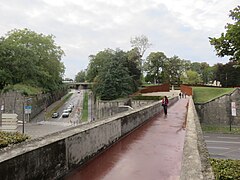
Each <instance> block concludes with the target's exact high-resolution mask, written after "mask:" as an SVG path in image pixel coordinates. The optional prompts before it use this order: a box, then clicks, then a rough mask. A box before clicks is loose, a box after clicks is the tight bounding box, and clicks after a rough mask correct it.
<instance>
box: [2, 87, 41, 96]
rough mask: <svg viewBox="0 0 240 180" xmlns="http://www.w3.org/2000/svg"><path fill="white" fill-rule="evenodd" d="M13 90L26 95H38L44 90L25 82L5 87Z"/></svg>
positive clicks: (6, 89)
mask: <svg viewBox="0 0 240 180" xmlns="http://www.w3.org/2000/svg"><path fill="white" fill-rule="evenodd" d="M11 90H12V91H18V92H21V93H22V94H24V95H25V96H29V95H36V94H39V93H41V92H42V89H41V88H37V87H32V86H29V85H25V84H15V85H9V86H6V87H5V88H4V91H11Z"/></svg>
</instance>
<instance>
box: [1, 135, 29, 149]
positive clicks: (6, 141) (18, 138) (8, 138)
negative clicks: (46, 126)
mask: <svg viewBox="0 0 240 180" xmlns="http://www.w3.org/2000/svg"><path fill="white" fill-rule="evenodd" d="M29 138H30V137H29V136H27V135H25V134H21V133H19V132H4V131H0V148H3V147H6V146H8V145H11V144H17V143H20V142H23V141H25V140H27V139H29Z"/></svg>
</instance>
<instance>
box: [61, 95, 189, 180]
mask: <svg viewBox="0 0 240 180" xmlns="http://www.w3.org/2000/svg"><path fill="white" fill-rule="evenodd" d="M187 102H188V99H180V100H179V101H177V102H176V103H175V104H174V105H173V106H171V107H169V108H168V115H167V117H164V115H163V113H160V114H158V115H157V116H156V117H154V118H152V119H151V120H149V121H148V122H147V123H145V124H144V125H143V126H141V127H139V128H138V129H137V130H135V131H134V132H132V133H130V134H129V135H127V136H126V137H124V138H123V139H122V140H120V141H119V142H118V143H116V144H115V145H113V146H112V147H110V148H109V149H107V150H106V151H105V152H103V153H102V154H100V155H99V156H97V157H96V158H94V159H93V160H91V161H90V162H89V163H87V164H85V165H84V166H82V167H80V168H79V169H75V170H74V171H73V172H71V173H70V174H69V175H67V176H66V177H65V178H64V179H66V180H176V179H179V177H180V171H181V162H182V155H183V145H184V137H185V130H184V129H183V128H182V127H183V124H184V121H185V116H186V112H187V108H186V106H187Z"/></svg>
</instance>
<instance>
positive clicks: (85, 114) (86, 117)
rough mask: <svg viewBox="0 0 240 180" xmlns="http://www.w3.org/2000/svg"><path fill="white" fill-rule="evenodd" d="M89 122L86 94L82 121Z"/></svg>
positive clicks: (85, 95) (86, 94) (86, 95)
mask: <svg viewBox="0 0 240 180" xmlns="http://www.w3.org/2000/svg"><path fill="white" fill-rule="evenodd" d="M87 120H88V93H87V92H85V93H84V96H83V110H82V121H87Z"/></svg>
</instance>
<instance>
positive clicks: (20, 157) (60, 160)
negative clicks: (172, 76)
mask: <svg viewBox="0 0 240 180" xmlns="http://www.w3.org/2000/svg"><path fill="white" fill-rule="evenodd" d="M176 101H177V98H174V99H171V100H170V105H171V104H173V103H174V102H176ZM160 111H162V106H161V103H160V101H159V102H155V103H153V104H151V105H147V106H145V107H142V108H139V109H138V110H133V111H132V112H124V113H121V114H118V115H117V116H115V117H114V118H109V119H105V120H102V121H96V122H94V123H91V124H86V125H82V126H76V127H73V128H71V129H68V130H64V131H62V132H59V133H54V134H52V135H48V136H45V137H44V138H39V139H35V140H32V141H29V142H24V143H21V144H19V145H15V146H13V147H8V148H4V149H2V150H0V174H1V179H3V180H7V179H9V180H12V179H18V180H27V179H44V180H46V179H55V178H60V177H62V176H63V175H65V174H66V173H67V172H69V171H70V170H72V169H73V168H75V167H77V166H79V165H80V164H82V163H84V162H86V161H87V160H89V159H90V158H91V157H93V156H94V155H96V154H97V153H99V152H101V151H102V150H103V149H105V148H106V147H108V146H110V145H111V144H112V143H114V142H115V141H117V140H118V139H119V138H121V137H122V136H124V135H126V134H127V133H129V132H130V131H132V130H133V129H134V128H136V127H137V126H139V125H141V124H142V123H144V122H145V121H147V120H148V119H150V118H151V117H153V116H155V115H156V114H157V113H159V112H160Z"/></svg>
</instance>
